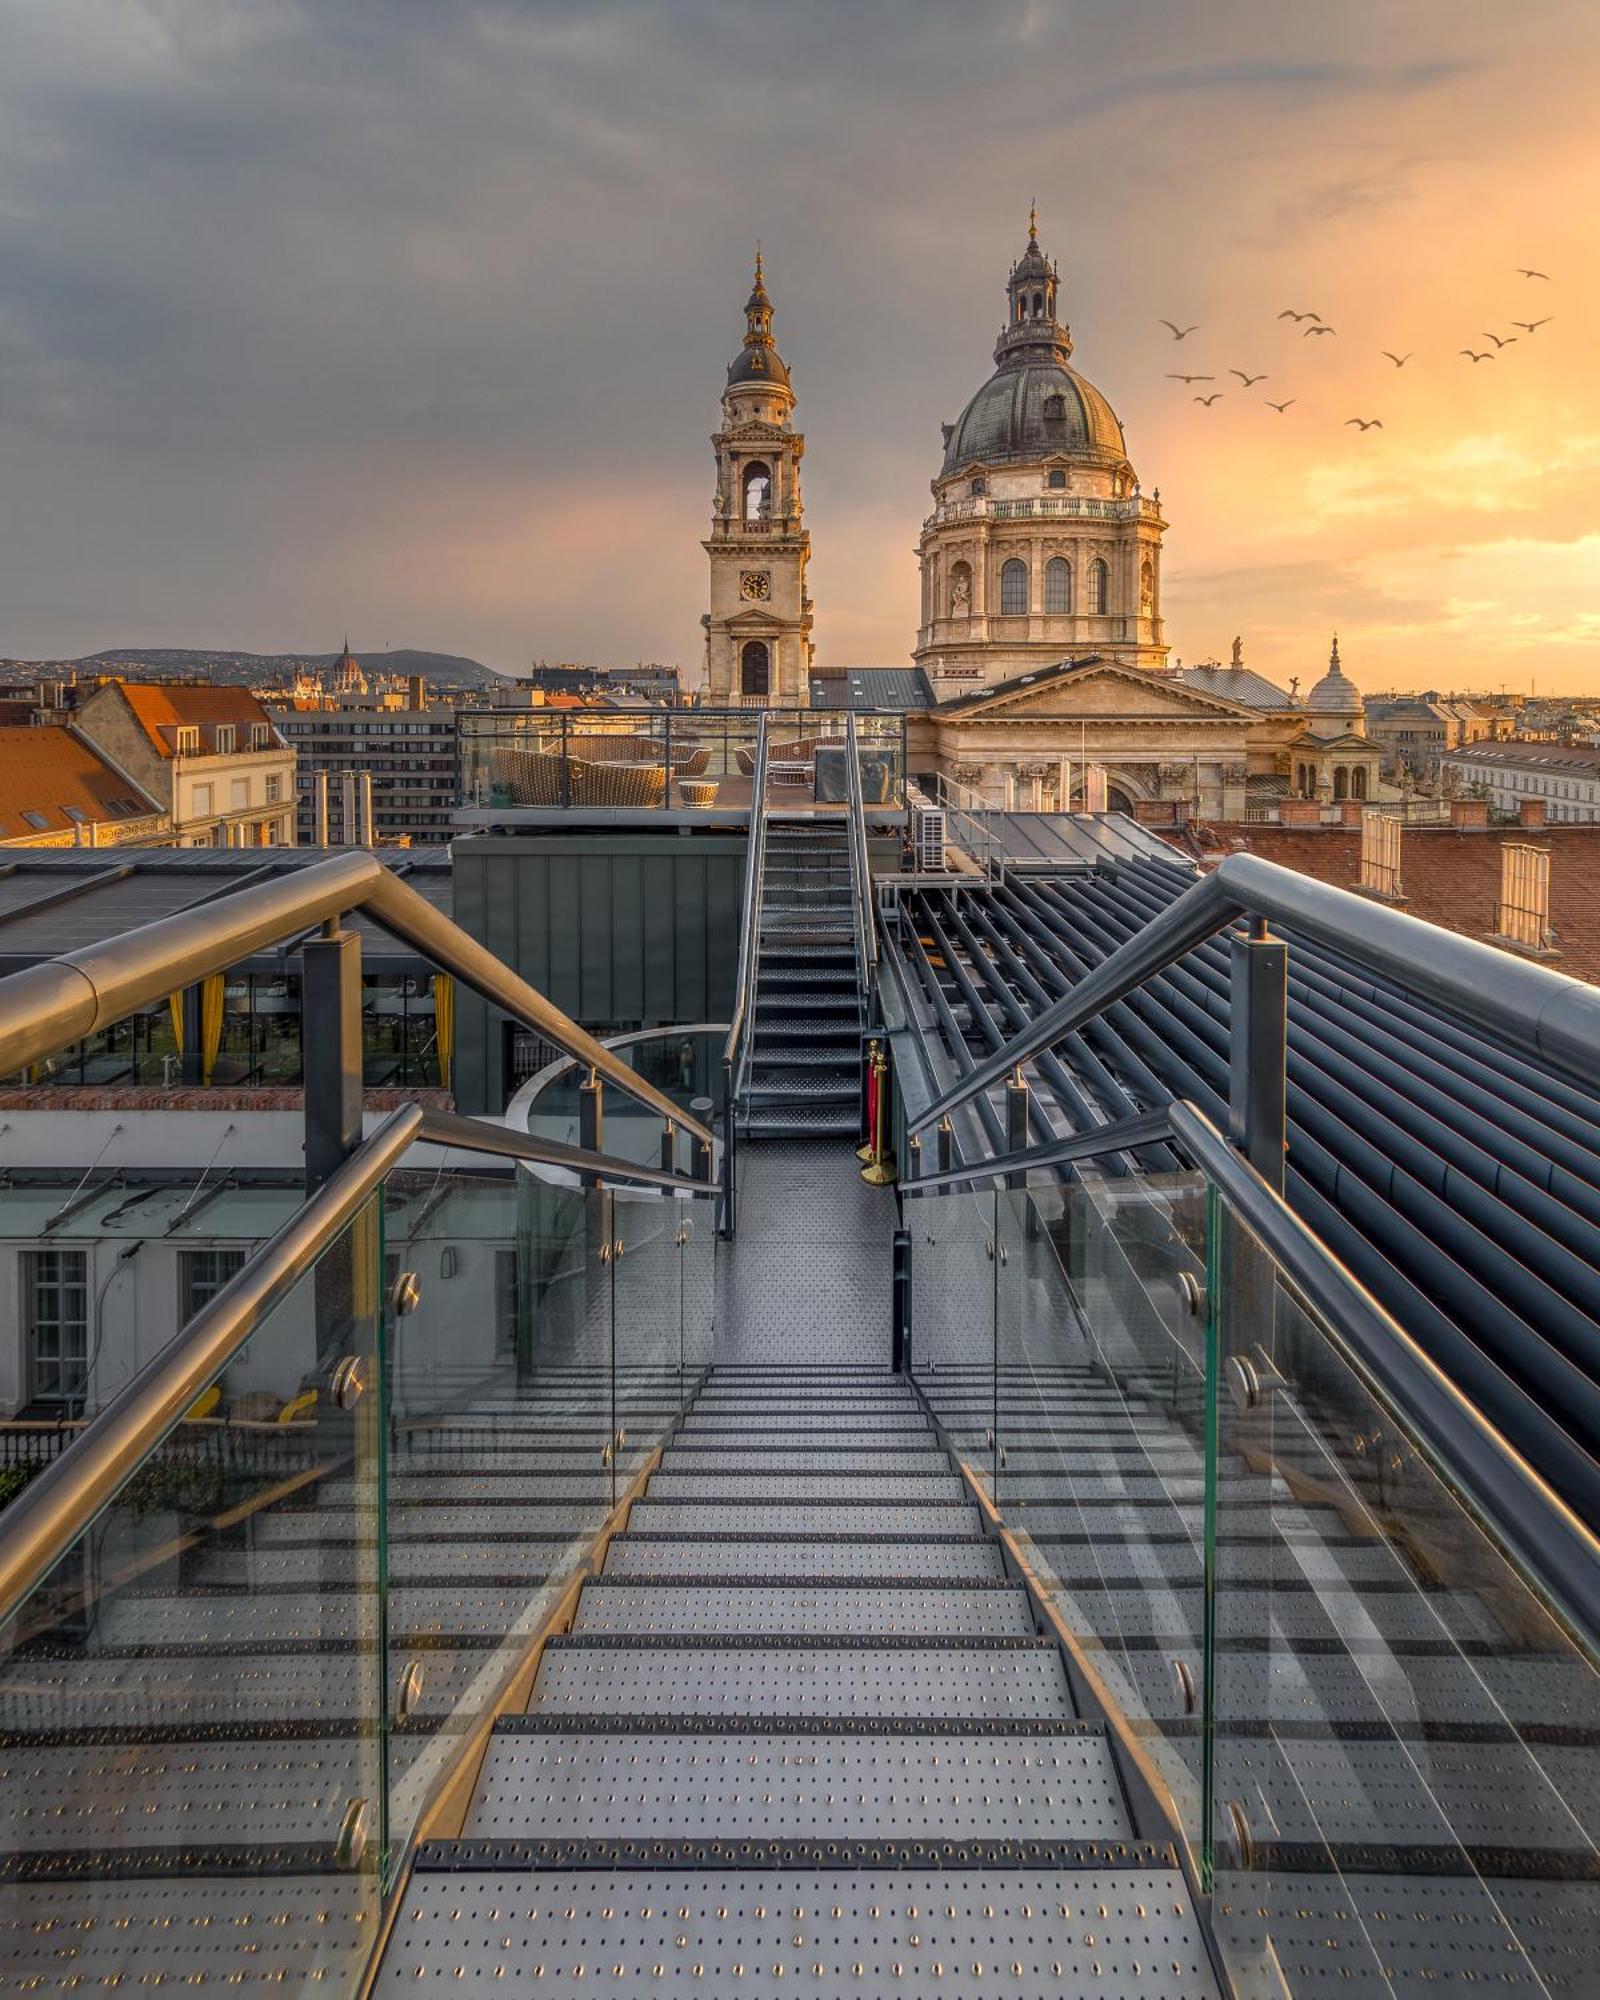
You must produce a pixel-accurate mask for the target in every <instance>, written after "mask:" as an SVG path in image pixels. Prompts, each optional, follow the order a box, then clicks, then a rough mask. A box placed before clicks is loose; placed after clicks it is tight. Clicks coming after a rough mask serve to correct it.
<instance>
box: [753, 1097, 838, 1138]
mask: <svg viewBox="0 0 1600 2000" xmlns="http://www.w3.org/2000/svg"><path fill="white" fill-rule="evenodd" d="M860 1127H861V1119H860V1116H859V1114H858V1112H857V1110H856V1107H855V1106H854V1105H853V1104H852V1105H843V1106H839V1107H836V1108H831V1107H829V1106H828V1105H826V1104H811V1105H802V1104H794V1105H788V1106H786V1107H785V1108H784V1109H783V1110H781V1111H780V1110H779V1109H778V1108H777V1107H776V1106H769V1107H768V1108H766V1109H764V1110H759V1111H752V1112H751V1113H750V1115H749V1117H748V1118H747V1119H746V1120H745V1128H744V1129H745V1136H746V1137H747V1138H750V1139H821V1138H839V1139H843V1138H849V1137H850V1136H852V1135H853V1134H854V1133H856V1132H858V1131H859V1130H860Z"/></svg>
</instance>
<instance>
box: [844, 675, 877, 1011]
mask: <svg viewBox="0 0 1600 2000" xmlns="http://www.w3.org/2000/svg"><path fill="white" fill-rule="evenodd" d="M844 743H845V759H844V761H845V765H846V769H847V781H848V790H849V800H850V873H851V876H852V878H853V882H854V887H855V903H856V950H857V951H858V952H859V953H860V956H861V969H862V971H863V972H864V973H865V974H866V975H867V980H868V983H869V985H870V983H871V980H872V976H873V974H874V973H875V972H876V971H877V968H878V926H877V923H876V922H875V920H874V917H873V910H872V872H871V863H870V861H869V859H868V856H867V801H866V797H865V795H864V793H863V792H862V789H861V755H860V751H859V750H858V748H857V745H856V718H855V714H854V711H852V712H851V713H850V714H848V715H846V717H845V719H844Z"/></svg>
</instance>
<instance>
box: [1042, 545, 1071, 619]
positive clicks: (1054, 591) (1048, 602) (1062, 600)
mask: <svg viewBox="0 0 1600 2000" xmlns="http://www.w3.org/2000/svg"><path fill="white" fill-rule="evenodd" d="M1044 608H1045V610H1046V611H1048V612H1052V613H1053V614H1054V615H1055V616H1056V617H1058V618H1059V617H1061V616H1062V615H1063V614H1064V613H1065V612H1068V611H1070V610H1071V609H1072V565H1071V563H1069V562H1068V561H1067V559H1066V557H1065V556H1052V557H1051V558H1050V560H1049V561H1048V562H1047V563H1046V564H1045V566H1044Z"/></svg>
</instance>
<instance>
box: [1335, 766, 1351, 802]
mask: <svg viewBox="0 0 1600 2000" xmlns="http://www.w3.org/2000/svg"><path fill="white" fill-rule="evenodd" d="M1349 790H1350V773H1349V772H1348V771H1347V770H1346V769H1345V767H1344V765H1343V764H1339V765H1336V766H1335V768H1334V773H1333V796H1334V797H1335V798H1336V799H1342V798H1344V797H1346V796H1347V795H1348V793H1349Z"/></svg>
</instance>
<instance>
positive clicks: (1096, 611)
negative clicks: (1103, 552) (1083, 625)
mask: <svg viewBox="0 0 1600 2000" xmlns="http://www.w3.org/2000/svg"><path fill="white" fill-rule="evenodd" d="M1110 602H1111V572H1110V570H1108V569H1107V568H1106V566H1105V564H1104V562H1102V561H1101V559H1100V557H1099V556H1096V557H1095V559H1094V561H1093V562H1092V563H1091V564H1090V565H1089V609H1090V611H1091V612H1092V613H1093V615H1094V616H1095V617H1097V618H1103V617H1104V616H1105V615H1106V611H1107V609H1108V608H1109V605H1110Z"/></svg>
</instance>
